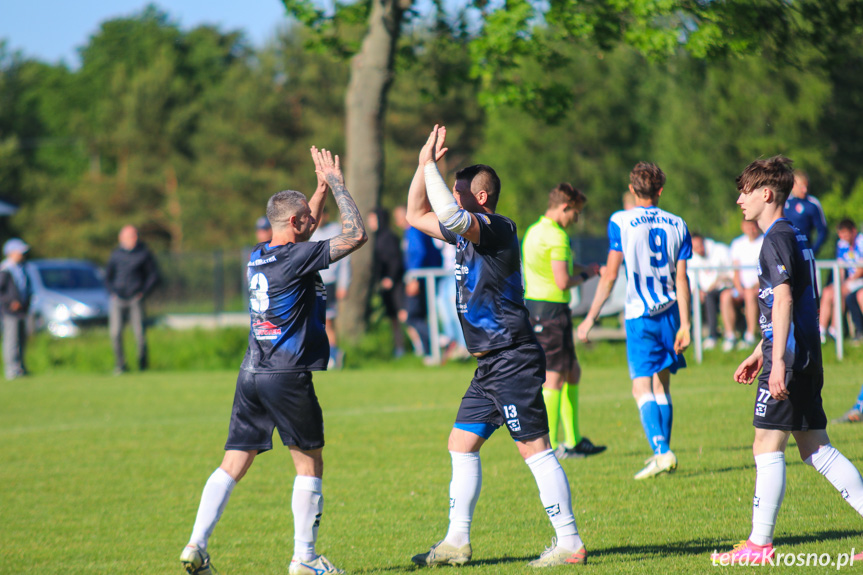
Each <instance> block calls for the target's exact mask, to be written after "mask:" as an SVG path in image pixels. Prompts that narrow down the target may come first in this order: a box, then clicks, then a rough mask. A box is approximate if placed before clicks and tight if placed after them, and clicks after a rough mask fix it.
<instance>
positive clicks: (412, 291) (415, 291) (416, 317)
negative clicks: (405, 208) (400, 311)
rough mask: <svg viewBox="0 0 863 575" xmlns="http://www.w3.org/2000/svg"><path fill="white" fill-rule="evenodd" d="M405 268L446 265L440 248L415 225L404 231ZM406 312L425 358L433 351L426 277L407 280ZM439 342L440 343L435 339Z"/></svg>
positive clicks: (416, 343)
mask: <svg viewBox="0 0 863 575" xmlns="http://www.w3.org/2000/svg"><path fill="white" fill-rule="evenodd" d="M404 255H405V271H407V272H410V271H413V270H418V269H422V268H439V267H441V265H442V264H443V258H442V257H441V253H440V250H439V249H437V247H436V246H435V245H434V241H433V240H432V238H431V237H429V236H427V235H425V234H424V233H423V232H421V231H420V230H418V229H416V228H414V227H408V229H407V230H405V254H404ZM404 306H405V311H406V312H407V318H406V320H405V323H406V324H407V326H408V333H409V334H410V336H411V342H412V343H413V344H414V350H415V351H416V352H418V354H419V355H422V356H423V357H428V356H429V354H430V353H431V343H432V342H431V341H430V340H431V337H430V335H429V325H428V306H427V304H426V285H425V280H421V279H418V278H411V279H409V280H407V281H406V282H405V298H404ZM435 345H437V342H435Z"/></svg>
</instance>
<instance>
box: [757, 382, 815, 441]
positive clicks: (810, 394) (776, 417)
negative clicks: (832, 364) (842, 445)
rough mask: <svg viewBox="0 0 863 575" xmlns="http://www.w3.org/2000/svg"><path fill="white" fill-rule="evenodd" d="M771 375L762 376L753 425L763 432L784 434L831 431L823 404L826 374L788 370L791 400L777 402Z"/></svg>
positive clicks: (786, 383) (789, 398)
mask: <svg viewBox="0 0 863 575" xmlns="http://www.w3.org/2000/svg"><path fill="white" fill-rule="evenodd" d="M769 379H770V372H769V371H768V372H762V373H761V375H760V376H759V377H758V389H757V390H756V394H755V415H754V416H753V418H752V425H753V426H755V427H757V428H759V429H781V430H783V431H809V430H812V429H827V415H826V414H825V413H824V406H823V405H822V404H821V388H822V387H824V373H823V372H821V373H804V372H800V371H792V370H787V371H786V372H785V387H786V388H787V389H788V399H784V400H782V401H776V400H775V399H773V398H772V397H770V387H769V385H768V381H769Z"/></svg>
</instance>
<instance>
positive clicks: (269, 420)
mask: <svg viewBox="0 0 863 575" xmlns="http://www.w3.org/2000/svg"><path fill="white" fill-rule="evenodd" d="M311 151H312V159H313V160H314V163H315V173H316V174H317V175H318V187H317V189H316V190H315V193H314V195H313V196H312V198H311V200H310V201H308V202H307V201H306V198H305V197H304V196H303V194H301V193H300V192H295V191H283V192H279V193H277V194H275V195H274V196H273V197H271V198H270V200H269V202H267V218H268V219H269V221H270V224H271V225H272V228H273V238H272V240H270V242H269V243H261V244H258V245H257V246H255V249H254V250H253V251H252V255H251V258H250V261H249V264H248V277H249V294H250V303H251V306H250V307H251V316H252V318H251V330H250V332H249V347H248V350H247V351H246V356H245V357H244V358H243V363H242V366H241V369H240V374H239V377H238V379H237V390H236V394H235V395H234V406H233V409H232V412H231V423H230V427H229V430H228V440H227V443H226V445H225V457H224V459H223V460H222V464H221V466H219V468H218V469H216V471H215V472H214V473H213V474H212V475H211V476H210V478H209V480H207V484H206V486H205V487H204V491H203V493H202V495H201V504H200V506H199V508H198V515H197V518H196V520H195V526H194V528H193V530H192V537H191V539H190V540H189V544H188V545H187V546H186V548H185V549H184V550H183V552H182V554H181V555H180V561H181V562H182V564H183V567H184V568H185V569H186V571H187V572H188V573H190V574H193V575H210V574H211V573H212V572H213V569H211V565H210V556H209V553H208V552H207V541H208V540H209V538H210V534H211V533H212V532H213V529H214V528H215V526H216V523H217V522H218V521H219V517H220V516H221V514H222V511H223V510H224V509H225V506H226V505H227V503H228V498H229V497H230V495H231V491H232V490H233V488H234V485H236V483H237V482H238V481H239V480H240V479H242V477H243V476H244V475H245V474H246V472H247V471H248V470H249V467H250V466H251V465H252V462H253V461H254V459H255V456H257V455H258V454H259V453H262V452H264V451H268V450H270V449H272V447H273V442H272V435H273V428H274V427H275V428H278V430H279V435H280V437H281V439H282V442H283V443H284V444H285V445H286V446H287V447H288V448H289V449H290V452H291V456H292V458H293V461H294V466H295V468H296V471H297V476H296V478H295V480H294V488H293V495H292V500H291V509H292V511H293V515H294V555H293V558H292V560H291V563H290V567H289V573H290V574H291V575H305V574H309V575H312V574H314V575H321V574H323V573H344V571H342V570H341V569H337V568H336V567H334V566H333V564H332V563H330V562H329V561H328V560H327V559H326V557H324V556H323V555H317V554H316V553H315V540H316V539H317V532H318V525H319V523H320V519H321V513H322V511H323V496H322V494H321V477H322V476H323V467H324V463H323V458H322V450H323V447H324V427H323V417H322V414H321V406H320V404H319V403H318V398H317V396H316V395H315V390H314V386H313V385H312V373H311V372H313V371H320V370H325V369H326V367H327V360H328V358H329V344H328V341H327V334H326V330H325V329H324V315H325V309H326V301H325V297H326V296H325V293H326V292H325V290H324V285H323V282H322V281H321V276H320V274H319V273H318V271H319V270H321V269H324V268H326V267H327V266H329V265H330V264H331V263H333V262H336V261H338V260H340V259H342V258H344V257H345V256H347V255H348V254H350V253H352V252H354V251H356V250H357V249H358V248H359V247H360V246H362V245H363V244H364V243H365V242H366V239H367V236H366V232H365V228H364V227H363V221H362V218H361V217H360V213H359V210H358V209H357V206H356V204H355V203H354V200H353V199H352V198H351V196H350V194H349V193H348V190H347V189H346V188H345V183H344V178H343V176H342V173H341V169H340V168H339V157H338V156H336V157H335V160H333V157H332V155H331V154H330V152H328V151H327V150H317V149H316V148H314V147H313V148H312V150H311ZM327 186H329V187H330V189H332V192H333V196H334V198H335V200H336V204H337V205H338V207H339V212H340V213H341V220H342V232H341V234H339V235H337V236H336V237H333V238H331V239H329V240H325V241H322V242H310V241H308V240H309V238H310V237H311V235H312V232H313V231H314V230H315V227H316V226H317V221H318V217H320V214H321V210H322V209H323V205H324V201H325V200H326V188H327Z"/></svg>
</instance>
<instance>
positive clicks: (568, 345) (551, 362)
mask: <svg viewBox="0 0 863 575" xmlns="http://www.w3.org/2000/svg"><path fill="white" fill-rule="evenodd" d="M586 202H587V197H585V195H584V194H583V193H582V192H581V191H580V190H577V189H575V188H573V187H572V186H571V185H570V184H568V183H565V182H564V183H561V184H558V185H557V187H555V188H554V189H553V190H551V192H549V194H548V209H547V210H546V211H545V215H544V216H542V217H540V218H539V221H538V222H536V223H535V224H533V225H532V226H531V227H529V228H528V229H527V232H526V233H525V235H524V243H523V245H522V251H523V252H524V281H525V303H526V304H527V309H528V311H529V312H530V322H531V324H532V325H533V331H534V333H536V338H537V339H538V340H539V344H540V345H541V346H542V349H543V350H545V357H546V363H547V367H546V372H545V384H544V385H543V389H542V396H543V399H544V400H545V408H546V411H547V412H548V428H549V434H548V435H549V439H550V440H551V445H552V447H554V448H555V449H556V451H555V454H556V455H557V457H558V459H566V458H570V457H586V456H588V455H594V454H597V453H602V452H603V451H605V446H604V445H594V444H593V443H592V442H591V441H590V440H589V439H588V438H586V437H582V436H581V434H580V432H579V426H578V380H579V379H580V378H581V366H580V365H579V364H578V357H577V356H576V355H575V342H574V340H573V333H572V314H571V312H570V309H569V300H570V297H571V296H570V292H569V290H570V288H572V287H574V286H577V285H581V284H582V283H584V282H585V281H586V280H587V279H589V278H591V277H593V276H595V275H596V274H597V271H598V269H597V266H596V265H595V264H594V265H592V266H583V265H580V264H573V262H572V249H571V248H570V246H569V236H567V235H566V231H565V230H566V228H567V227H569V225H570V224H572V223H573V222H576V221H578V214H579V213H581V210H582V209H583V208H584V204H585V203H586ZM560 420H563V430H564V436H565V437H564V441H563V442H561V443H560V444H558V441H557V432H558V424H559V422H560Z"/></svg>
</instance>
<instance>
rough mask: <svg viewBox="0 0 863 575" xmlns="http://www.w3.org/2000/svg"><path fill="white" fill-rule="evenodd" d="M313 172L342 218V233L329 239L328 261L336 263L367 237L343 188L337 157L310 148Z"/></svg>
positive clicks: (343, 178) (356, 248)
mask: <svg viewBox="0 0 863 575" xmlns="http://www.w3.org/2000/svg"><path fill="white" fill-rule="evenodd" d="M312 158H313V159H314V161H315V172H316V173H320V175H321V176H322V177H323V178H324V180H325V181H326V182H327V185H328V186H329V187H330V189H331V190H332V191H333V197H334V198H335V200H336V205H337V206H338V207H339V214H340V215H341V217H342V233H340V234H339V235H337V236H336V237H334V238H331V239H330V261H332V262H336V261H339V260H340V259H342V258H344V257H345V256H347V255H349V254H351V253H353V252H355V251H357V250H358V249H359V248H360V246H362V245H363V244H364V243H366V241H368V239H369V237H368V235H367V234H366V228H365V225H363V218H362V216H361V215H360V210H359V209H358V208H357V204H356V203H355V202H354V199H353V198H352V197H351V194H350V193H349V192H348V189H347V188H346V187H345V177H344V175H343V174H342V170H341V168H340V167H339V157H338V156H336V157H335V159H333V155H332V154H331V153H330V152H329V150H318V149H317V148H312Z"/></svg>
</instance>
